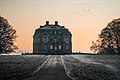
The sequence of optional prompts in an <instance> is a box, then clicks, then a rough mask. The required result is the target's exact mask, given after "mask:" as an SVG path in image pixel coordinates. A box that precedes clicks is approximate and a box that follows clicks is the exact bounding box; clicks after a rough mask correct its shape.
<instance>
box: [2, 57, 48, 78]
mask: <svg viewBox="0 0 120 80" xmlns="http://www.w3.org/2000/svg"><path fill="white" fill-rule="evenodd" d="M47 58H48V56H45V55H0V80H6V79H9V80H19V79H22V78H26V77H28V76H31V75H33V72H34V71H35V70H36V69H37V68H38V67H39V66H40V65H41V64H42V63H43V62H44V61H45V60H46V59H47Z"/></svg>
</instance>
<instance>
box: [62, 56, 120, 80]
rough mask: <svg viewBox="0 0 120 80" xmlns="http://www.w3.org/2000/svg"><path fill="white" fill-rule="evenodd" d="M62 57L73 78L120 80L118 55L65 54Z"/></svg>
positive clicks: (76, 79) (80, 79)
mask: <svg viewBox="0 0 120 80" xmlns="http://www.w3.org/2000/svg"><path fill="white" fill-rule="evenodd" d="M62 58H63V62H64V64H65V68H66V72H67V73H68V75H69V76H70V77H71V78H73V80H120V56H118V55H71V56H70V55H65V56H62Z"/></svg>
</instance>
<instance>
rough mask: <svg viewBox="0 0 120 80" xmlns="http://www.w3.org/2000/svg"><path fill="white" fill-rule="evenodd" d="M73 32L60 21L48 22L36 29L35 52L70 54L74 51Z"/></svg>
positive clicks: (34, 38) (34, 37) (34, 36)
mask: <svg viewBox="0 0 120 80" xmlns="http://www.w3.org/2000/svg"><path fill="white" fill-rule="evenodd" d="M71 38H72V34H71V33H70V31H69V30H68V29H66V28H65V27H64V26H60V25H59V24H58V21H55V24H49V21H46V24H45V25H43V26H40V28H38V29H36V30H35V33H34V35H33V53H34V54H69V53H72V40H71Z"/></svg>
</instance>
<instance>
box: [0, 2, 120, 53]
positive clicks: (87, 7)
mask: <svg viewBox="0 0 120 80" xmlns="http://www.w3.org/2000/svg"><path fill="white" fill-rule="evenodd" d="M119 3H120V0H0V15H1V16H3V17H4V18H6V19H7V20H8V22H9V23H10V25H12V26H13V28H14V29H16V31H17V35H18V38H17V39H16V42H15V44H16V45H17V46H18V47H19V50H18V51H21V52H32V50H33V49H32V48H33V34H34V32H35V29H37V28H39V26H40V25H44V24H45V22H46V21H50V23H51V24H54V21H56V20H57V21H58V22H59V24H60V25H63V26H65V27H66V28H68V29H69V30H70V31H71V33H72V49H73V51H75V52H76V51H80V52H90V46H91V45H92V41H95V40H96V39H97V38H98V34H100V31H101V30H102V29H103V28H104V27H106V25H107V23H108V22H110V21H112V20H113V19H117V18H119V17H120V4H119Z"/></svg>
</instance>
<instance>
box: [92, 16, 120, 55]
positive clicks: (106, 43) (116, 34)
mask: <svg viewBox="0 0 120 80" xmlns="http://www.w3.org/2000/svg"><path fill="white" fill-rule="evenodd" d="M97 41H99V43H94V44H93V43H92V44H93V45H92V46H91V50H92V51H96V49H97V51H98V53H100V54H120V18H118V19H114V20H113V21H111V22H109V23H108V24H107V27H105V28H104V29H102V31H101V33H100V34H99V39H98V40H97ZM97 41H96V42H97ZM95 45H96V46H95ZM94 46H95V47H94Z"/></svg>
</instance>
